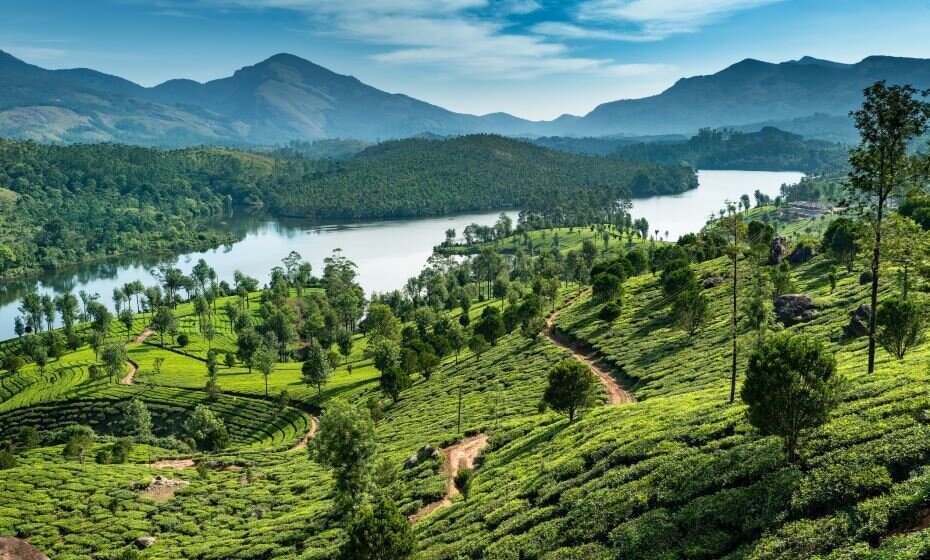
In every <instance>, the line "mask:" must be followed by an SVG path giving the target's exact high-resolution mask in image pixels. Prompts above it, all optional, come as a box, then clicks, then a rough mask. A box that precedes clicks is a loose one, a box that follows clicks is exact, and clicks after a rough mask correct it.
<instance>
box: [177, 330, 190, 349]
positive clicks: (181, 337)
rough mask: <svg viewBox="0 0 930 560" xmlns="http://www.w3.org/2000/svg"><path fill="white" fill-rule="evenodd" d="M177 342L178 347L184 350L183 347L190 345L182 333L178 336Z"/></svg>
mask: <svg viewBox="0 0 930 560" xmlns="http://www.w3.org/2000/svg"><path fill="white" fill-rule="evenodd" d="M177 340H178V346H180V347H181V348H184V347H185V346H187V345H188V344H190V341H191V340H190V338H189V337H188V336H187V335H186V334H183V333H182V334H179V335H178V339H177Z"/></svg>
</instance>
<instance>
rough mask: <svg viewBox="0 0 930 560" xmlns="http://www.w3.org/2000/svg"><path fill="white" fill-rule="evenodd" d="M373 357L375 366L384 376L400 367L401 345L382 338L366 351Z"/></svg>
mask: <svg viewBox="0 0 930 560" xmlns="http://www.w3.org/2000/svg"><path fill="white" fill-rule="evenodd" d="M365 352H366V353H367V354H368V355H369V356H370V357H371V359H372V362H373V363H374V366H375V367H376V368H377V369H378V371H380V372H381V373H382V374H383V373H384V372H385V371H387V370H389V369H391V368H395V367H398V366H399V365H400V344H398V343H397V342H395V341H393V340H388V339H386V338H382V339H380V340H377V341H375V343H374V344H373V345H371V346H369V347H367V348H366V349H365Z"/></svg>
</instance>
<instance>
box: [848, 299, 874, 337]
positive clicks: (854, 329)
mask: <svg viewBox="0 0 930 560" xmlns="http://www.w3.org/2000/svg"><path fill="white" fill-rule="evenodd" d="M871 313H872V306H871V305H869V304H867V303H863V304H862V305H860V306H859V307H857V308H856V310H855V311H853V312H852V313H850V317H849V324H848V325H846V328H845V329H843V334H844V335H845V336H846V338H859V337H860V336H865V335H867V334H869V315H870V314H871Z"/></svg>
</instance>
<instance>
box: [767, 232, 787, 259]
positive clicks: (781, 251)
mask: <svg viewBox="0 0 930 560" xmlns="http://www.w3.org/2000/svg"><path fill="white" fill-rule="evenodd" d="M789 251H790V247H789V245H788V240H787V239H785V238H784V237H781V236H779V237H776V238H775V239H773V240H772V247H771V249H770V250H769V264H770V265H776V264H778V263H780V262H781V261H783V260H785V257H787V256H788V253H789Z"/></svg>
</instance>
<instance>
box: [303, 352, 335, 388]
mask: <svg viewBox="0 0 930 560" xmlns="http://www.w3.org/2000/svg"><path fill="white" fill-rule="evenodd" d="M300 372H301V379H302V380H303V382H304V383H306V384H307V385H311V386H315V387H316V388H317V399H319V397H320V395H321V393H322V391H323V385H324V384H325V383H326V380H328V379H329V375H330V373H332V365H331V364H330V363H329V360H328V359H327V357H326V355H325V354H324V352H323V347H322V346H320V343H319V342H317V341H316V340H311V341H310V343H309V344H308V345H307V348H306V358H305V359H304V363H303V365H302V366H301V368H300Z"/></svg>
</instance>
